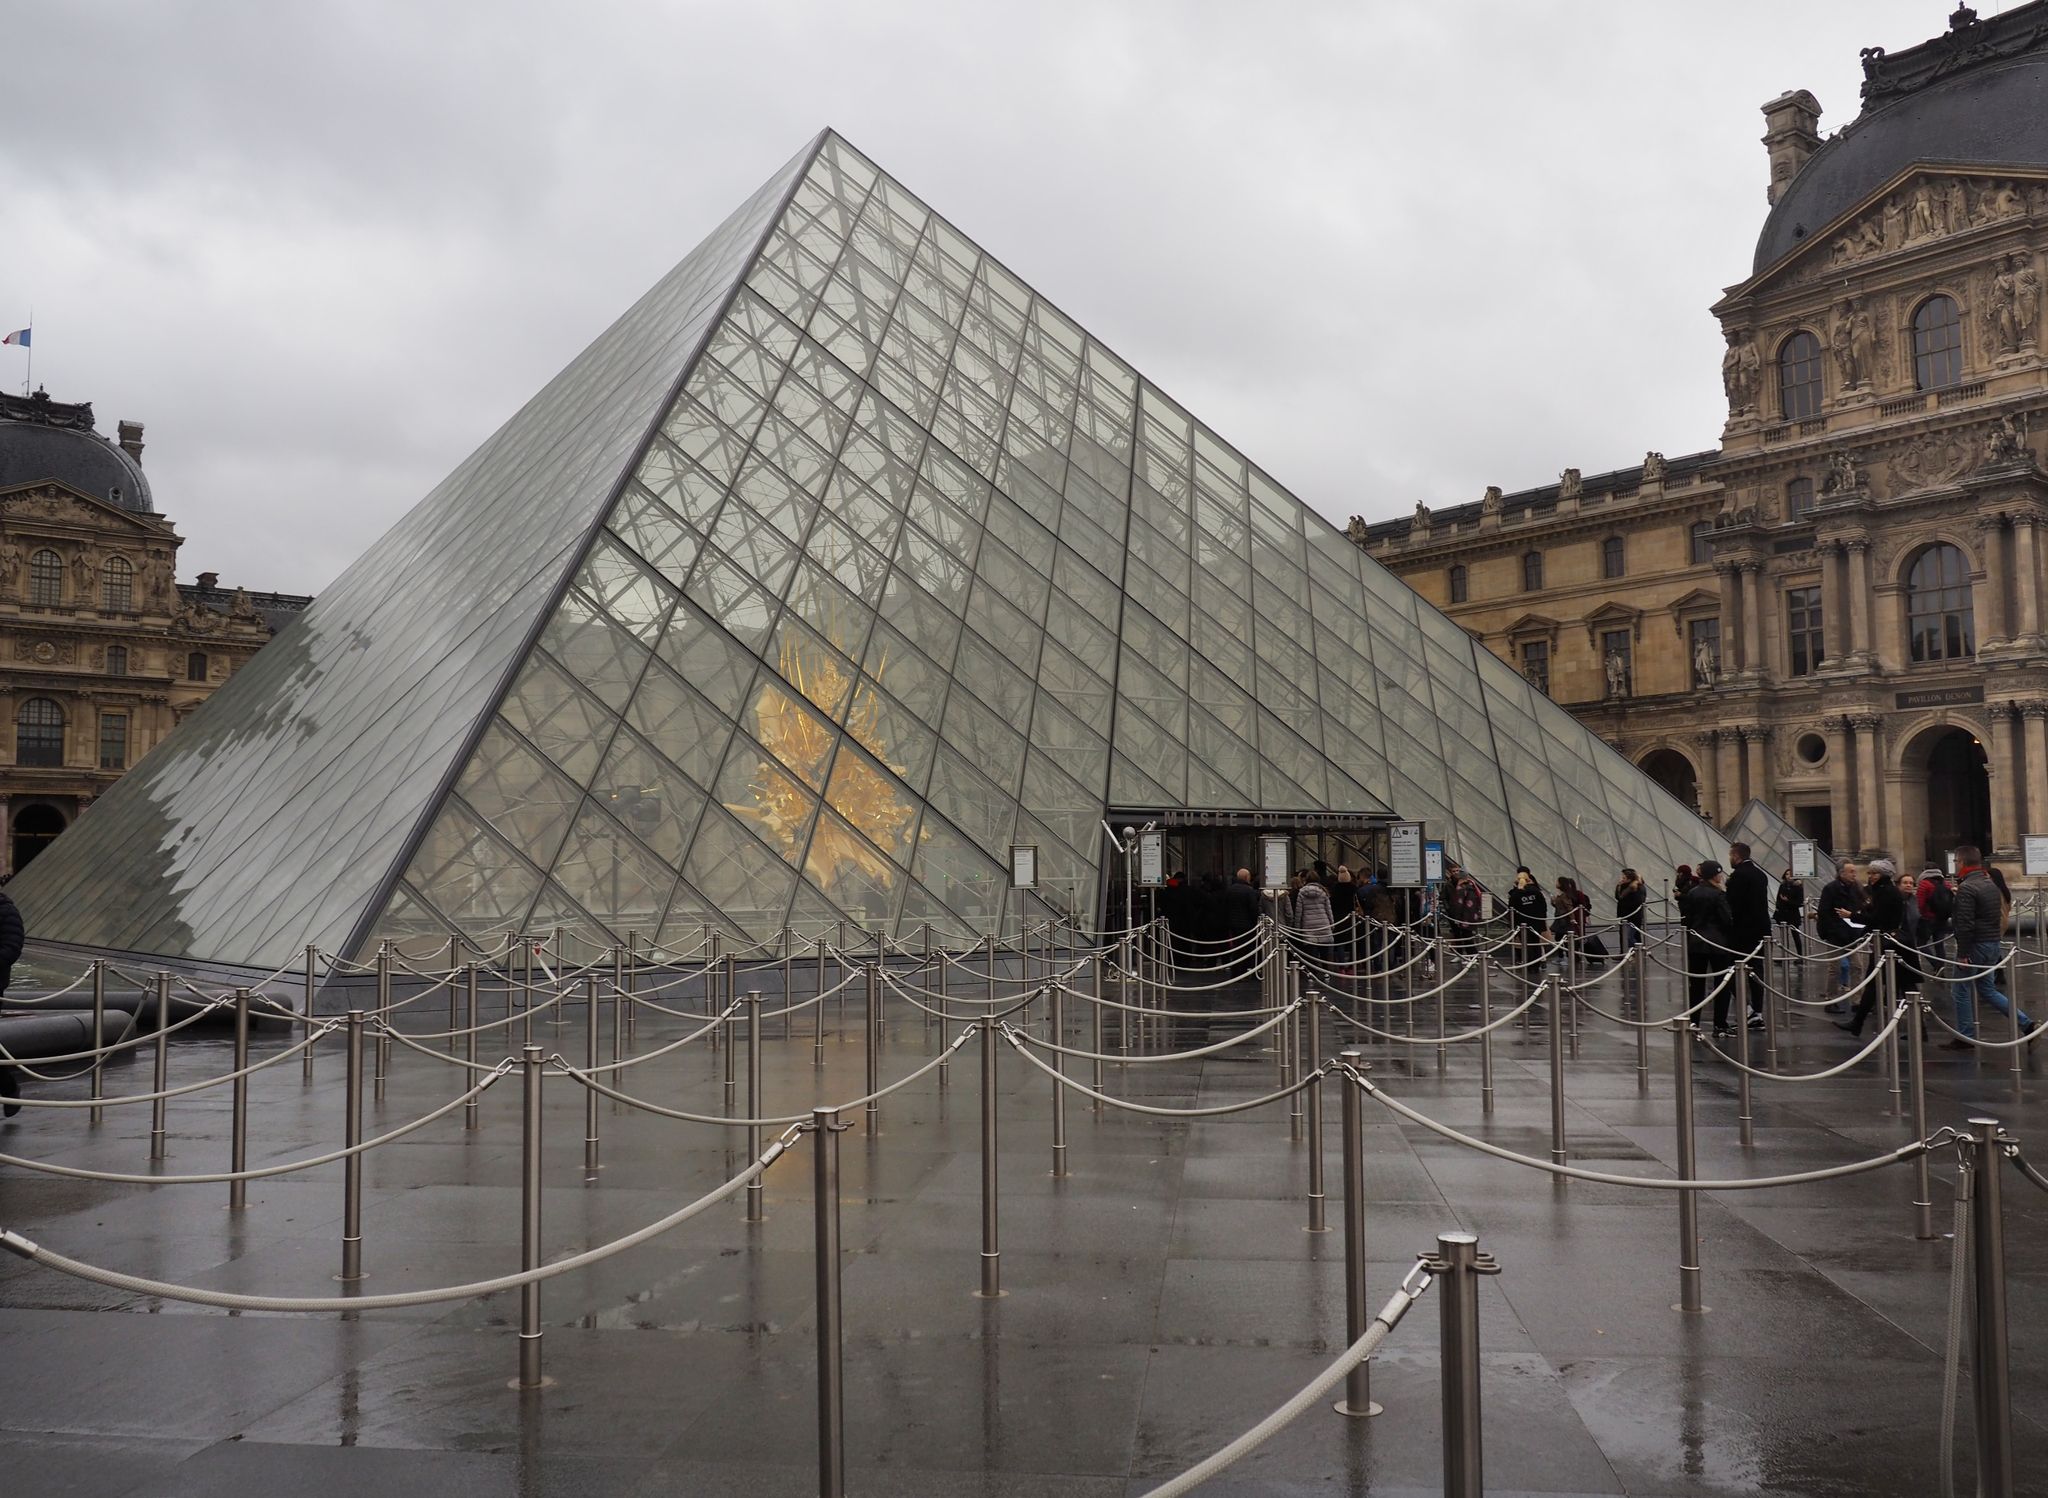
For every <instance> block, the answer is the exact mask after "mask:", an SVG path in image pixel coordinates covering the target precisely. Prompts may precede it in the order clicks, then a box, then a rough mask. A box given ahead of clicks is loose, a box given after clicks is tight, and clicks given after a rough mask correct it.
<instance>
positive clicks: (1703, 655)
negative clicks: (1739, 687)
mask: <svg viewBox="0 0 2048 1498" xmlns="http://www.w3.org/2000/svg"><path fill="white" fill-rule="evenodd" d="M1685 658H1686V660H1687V661H1688V662H1689V663H1690V665H1691V667H1692V684H1693V685H1694V686H1696V687H1710V686H1712V685H1713V684H1714V683H1715V682H1717V681H1719V680H1720V679H1721V621H1720V620H1719V619H1718V618H1707V619H1693V620H1689V621H1688V622H1687V624H1686V626H1685Z"/></svg>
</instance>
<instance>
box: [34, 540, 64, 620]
mask: <svg viewBox="0 0 2048 1498" xmlns="http://www.w3.org/2000/svg"><path fill="white" fill-rule="evenodd" d="M28 601H29V602H30V603H39V604H41V605H43V606H44V607H45V608H55V607H56V606H57V605H58V604H60V603H62V602H63V601H64V559H63V558H62V557H60V556H58V555H57V553H56V552H54V551H48V550H44V551H39V552H37V553H36V554H35V555H34V556H32V557H30V558H29V559H28Z"/></svg>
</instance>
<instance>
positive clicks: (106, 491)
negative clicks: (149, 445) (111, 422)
mask: <svg viewBox="0 0 2048 1498" xmlns="http://www.w3.org/2000/svg"><path fill="white" fill-rule="evenodd" d="M138 430H139V429H138ZM51 479H54V480H56V481H57V482H58V483H60V484H65V485H68V486H69V487H71V488H73V489H76V490H77V491H78V492H79V493H81V494H89V495H91V496H92V497H93V498H94V499H97V500H103V501H105V502H106V503H107V504H110V505H116V506H118V507H119V508H121V509H124V510H133V511H134V512H135V513H137V514H139V515H149V514H154V513H155V510H156V506H155V503H154V502H153V501H152V499H151V497H150V492H149V480H148V479H146V478H144V477H143V476H142V465H141V464H140V463H138V462H137V461H136V460H135V459H134V458H133V457H132V456H130V455H129V454H128V453H127V452H126V451H124V450H123V449H122V448H121V447H119V446H117V445H116V444H114V443H112V442H109V441H108V440H107V439H106V438H105V437H102V436H101V435H100V434H99V433H98V432H96V431H94V430H93V424H92V406H91V404H90V403H80V404H78V405H65V404H64V403H62V402H60V401H53V400H51V399H50V398H49V397H48V396H47V395H45V394H43V392H42V391H40V390H38V391H37V392H36V393H35V394H34V395H32V396H20V395H0V489H8V488H12V487H14V486H15V485H17V484H34V483H42V482H45V481H48V480H51Z"/></svg>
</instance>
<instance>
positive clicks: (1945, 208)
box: [1941, 177, 1970, 234]
mask: <svg viewBox="0 0 2048 1498" xmlns="http://www.w3.org/2000/svg"><path fill="white" fill-rule="evenodd" d="M1941 216H1942V227H1943V228H1944V229H1946V230H1947V231H1948V232H1949V233H1951V234H1960V233H1961V232H1962V231H1963V230H1965V229H1967V228H1969V227H1970V194H1969V190H1968V189H1967V188H1965V187H1964V186H1963V179H1962V178H1961V177H1951V178H1949V179H1948V186H1947V187H1946V188H1945V189H1943V192H1942V215H1941Z"/></svg>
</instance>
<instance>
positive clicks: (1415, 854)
mask: <svg viewBox="0 0 2048 1498" xmlns="http://www.w3.org/2000/svg"><path fill="white" fill-rule="evenodd" d="M1387 883H1389V884H1391V885H1396V886H1400V887H1403V888H1408V889H1413V888H1414V887H1415V886H1416V885H1418V884H1420V883H1422V824H1421V823H1420V822H1396V823H1394V824H1393V826H1391V827H1389V828H1388V829H1387Z"/></svg>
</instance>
